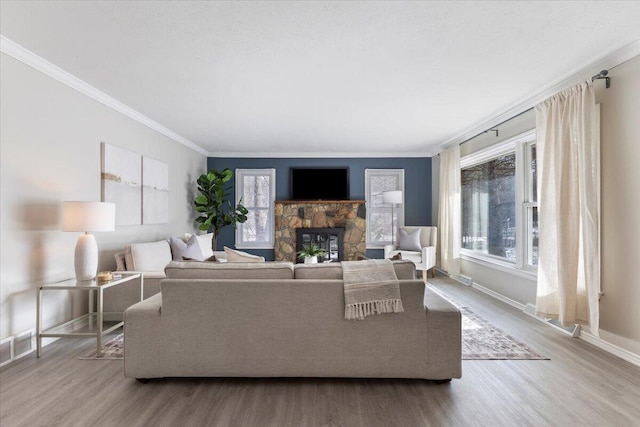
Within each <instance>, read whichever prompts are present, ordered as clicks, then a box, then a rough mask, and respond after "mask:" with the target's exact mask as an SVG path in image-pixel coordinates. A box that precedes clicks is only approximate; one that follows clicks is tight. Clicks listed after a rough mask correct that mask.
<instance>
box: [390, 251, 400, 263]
mask: <svg viewBox="0 0 640 427" xmlns="http://www.w3.org/2000/svg"><path fill="white" fill-rule="evenodd" d="M389 259H390V260H391V261H402V254H401V253H400V252H398V253H397V254H395V255H394V256H392V257H391V258H389Z"/></svg>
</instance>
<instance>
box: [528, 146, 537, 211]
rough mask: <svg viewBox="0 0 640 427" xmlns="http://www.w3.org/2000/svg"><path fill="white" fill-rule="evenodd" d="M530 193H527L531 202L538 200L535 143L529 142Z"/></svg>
mask: <svg viewBox="0 0 640 427" xmlns="http://www.w3.org/2000/svg"><path fill="white" fill-rule="evenodd" d="M530 158H531V171H530V176H531V194H530V195H529V199H530V201H532V202H537V201H538V181H537V179H538V174H537V168H536V146H535V144H531V155H530Z"/></svg>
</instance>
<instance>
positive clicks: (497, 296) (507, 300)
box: [471, 282, 525, 311]
mask: <svg viewBox="0 0 640 427" xmlns="http://www.w3.org/2000/svg"><path fill="white" fill-rule="evenodd" d="M471 287H472V288H474V289H477V290H479V291H480V292H483V293H485V294H487V295H489V296H492V297H494V298H495V299H497V300H500V301H502V302H504V303H506V304H509V305H510V306H512V307H515V308H517V309H518V310H522V311H525V310H524V308H525V306H524V304H521V303H519V302H518V301H516V300H513V299H511V298H509V297H505V296H504V295H502V294H499V293H498V292H496V291H492V290H491V289H489V288H485V287H484V286H482V285H481V284H479V283H477V282H473V285H472V286H471Z"/></svg>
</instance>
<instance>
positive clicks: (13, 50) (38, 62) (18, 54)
mask: <svg viewBox="0 0 640 427" xmlns="http://www.w3.org/2000/svg"><path fill="white" fill-rule="evenodd" d="M0 51H1V52H2V53H6V54H7V55H9V56H11V57H13V58H15V59H17V60H18V61H20V62H22V63H24V64H26V65H28V66H30V67H32V68H33V69H35V70H38V71H40V72H41V73H43V74H46V75H47V76H49V77H51V78H53V79H55V80H57V81H59V82H60V83H63V84H65V85H67V86H69V87H70V88H72V89H75V90H77V91H78V92H80V93H82V94H84V95H86V96H88V97H89V98H91V99H94V100H96V101H98V102H100V103H101V104H103V105H106V106H107V107H109V108H112V109H114V110H115V111H117V112H119V113H121V114H123V115H125V116H127V117H129V118H131V119H133V120H135V121H137V122H138V123H140V124H143V125H144V126H146V127H148V128H150V129H153V130H155V131H156V132H158V133H160V134H162V135H164V136H166V137H168V138H170V139H172V140H174V141H175V142H177V143H180V144H182V145H184V146H186V147H188V148H190V149H192V150H193V151H195V152H197V153H200V154H202V155H205V156H206V155H207V151H206V150H205V149H204V148H202V147H200V146H199V145H197V144H195V143H193V142H192V141H189V140H188V139H187V138H185V137H183V136H181V135H178V134H177V133H175V132H174V131H172V130H171V129H169V128H166V127H164V126H162V125H161V124H160V123H158V122H156V121H155V120H152V119H150V118H149V117H147V116H145V115H144V114H142V113H140V112H138V111H136V110H134V109H133V108H131V107H129V106H127V105H125V104H123V103H122V102H120V101H118V100H116V99H114V98H112V97H111V96H109V95H107V94H106V93H104V92H102V91H100V90H98V89H96V88H95V87H93V86H91V85H90V84H89V83H87V82H85V81H83V80H80V79H79V78H77V77H76V76H74V75H73V74H70V73H68V72H66V71H65V70H63V69H62V68H60V67H58V66H57V65H54V64H52V63H51V62H49V61H47V60H46V59H44V58H42V57H40V56H38V55H36V54H35V53H33V52H31V51H30V50H28V49H26V48H24V47H22V46H21V45H19V44H18V43H16V42H14V41H12V40H10V39H8V38H6V37H5V36H0Z"/></svg>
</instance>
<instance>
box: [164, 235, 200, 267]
mask: <svg viewBox="0 0 640 427" xmlns="http://www.w3.org/2000/svg"><path fill="white" fill-rule="evenodd" d="M169 246H170V247H171V256H172V257H173V259H174V260H175V261H182V259H183V258H191V259H195V260H199V261H202V260H203V259H204V257H203V256H202V251H201V250H200V245H199V244H198V238H197V236H196V235H195V234H194V235H191V237H189V239H188V240H187V241H186V242H185V241H184V240H183V239H176V238H175V237H172V238H171V239H169Z"/></svg>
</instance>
